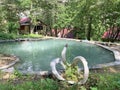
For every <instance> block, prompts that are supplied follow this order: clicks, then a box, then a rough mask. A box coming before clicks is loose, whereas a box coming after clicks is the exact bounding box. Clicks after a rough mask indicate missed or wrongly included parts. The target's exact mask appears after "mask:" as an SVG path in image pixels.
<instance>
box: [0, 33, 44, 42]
mask: <svg viewBox="0 0 120 90" xmlns="http://www.w3.org/2000/svg"><path fill="white" fill-rule="evenodd" d="M42 37H44V36H43V35H37V34H28V35H16V34H13V33H12V34H8V33H0V39H1V40H7V39H17V38H42Z"/></svg>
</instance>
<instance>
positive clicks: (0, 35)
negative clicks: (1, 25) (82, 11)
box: [0, 33, 17, 39]
mask: <svg viewBox="0 0 120 90" xmlns="http://www.w3.org/2000/svg"><path fill="white" fill-rule="evenodd" d="M16 37H17V35H15V34H7V33H0V39H15V38H16Z"/></svg>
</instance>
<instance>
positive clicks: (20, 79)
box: [0, 72, 120, 90]
mask: <svg viewBox="0 0 120 90" xmlns="http://www.w3.org/2000/svg"><path fill="white" fill-rule="evenodd" d="M5 76H6V77H5ZM0 78H1V79H0V90H120V73H92V72H91V73H90V76H89V78H88V81H87V82H86V83H85V84H84V85H77V84H76V85H68V84H67V83H66V82H63V81H58V80H57V79H50V78H44V77H40V76H36V75H33V76H31V75H25V76H23V75H21V74H20V73H18V72H15V73H14V74H8V73H3V72H1V73H0Z"/></svg>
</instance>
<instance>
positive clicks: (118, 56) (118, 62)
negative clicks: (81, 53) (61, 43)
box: [0, 37, 120, 75]
mask: <svg viewBox="0 0 120 90" xmlns="http://www.w3.org/2000/svg"><path fill="white" fill-rule="evenodd" d="M48 39H63V40H74V41H77V42H85V43H89V44H94V45H97V46H99V47H102V48H104V49H107V50H109V51H112V52H113V54H114V58H115V61H114V62H109V63H104V64H97V65H94V66H91V67H89V69H101V68H105V67H110V66H116V65H120V52H119V51H117V50H114V49H112V48H110V47H108V46H105V45H102V44H101V43H102V42H101V43H98V42H96V41H88V40H78V39H70V38H55V37H47V38H24V39H22V38H19V39H14V40H12V39H11V40H0V43H4V42H21V41H41V40H48ZM14 57H16V56H14ZM18 61H19V58H18V57H17V59H16V60H15V61H14V62H12V63H10V64H9V65H7V66H3V67H1V68H3V69H0V70H2V71H4V72H8V70H9V69H10V68H14V65H15V64H16V63H17V62H18ZM5 69H8V70H5ZM13 72H14V70H13V71H12V73H13ZM20 72H21V73H23V74H37V75H48V74H49V73H51V71H31V72H28V71H20Z"/></svg>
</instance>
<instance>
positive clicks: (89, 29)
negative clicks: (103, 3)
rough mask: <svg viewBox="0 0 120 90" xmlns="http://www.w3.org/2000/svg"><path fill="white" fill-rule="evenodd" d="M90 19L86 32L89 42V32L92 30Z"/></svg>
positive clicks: (90, 18)
mask: <svg viewBox="0 0 120 90" xmlns="http://www.w3.org/2000/svg"><path fill="white" fill-rule="evenodd" d="M91 25H92V17H91V16H90V17H89V23H88V31H87V40H90V37H91V30H92V26H91Z"/></svg>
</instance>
